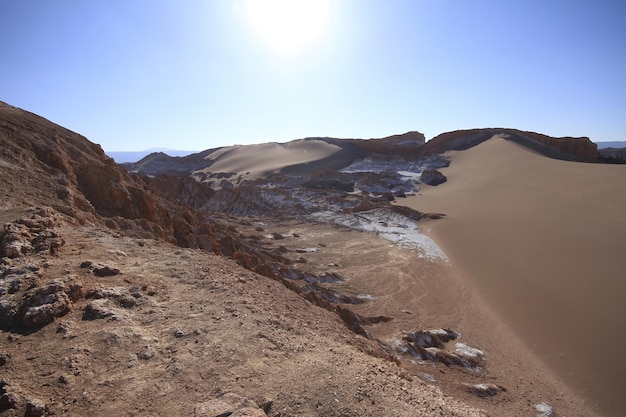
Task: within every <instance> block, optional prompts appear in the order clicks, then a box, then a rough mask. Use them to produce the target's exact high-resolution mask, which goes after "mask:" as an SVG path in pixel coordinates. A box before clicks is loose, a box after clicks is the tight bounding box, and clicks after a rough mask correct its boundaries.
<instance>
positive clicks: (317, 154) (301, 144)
mask: <svg viewBox="0 0 626 417" xmlns="http://www.w3.org/2000/svg"><path fill="white" fill-rule="evenodd" d="M340 149H341V148H340V147H339V146H336V145H331V144H329V143H326V142H324V141H321V140H306V141H305V140H298V141H293V142H289V143H284V144H282V143H264V144H260V145H246V146H240V145H236V146H228V147H226V148H222V149H220V150H218V151H216V152H213V153H211V154H210V155H208V156H207V158H208V159H213V160H215V162H214V163H213V164H212V165H211V166H210V167H209V168H207V169H206V171H207V172H234V173H237V174H240V175H243V176H244V177H245V178H247V179H253V178H257V177H259V176H261V175H264V174H267V173H270V172H273V171H276V170H279V169H281V168H284V167H286V166H290V165H296V164H302V163H306V162H313V161H317V160H319V159H322V158H326V157H328V156H330V155H332V154H333V153H335V152H337V151H339V150H340Z"/></svg>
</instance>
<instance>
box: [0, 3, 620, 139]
mask: <svg viewBox="0 0 626 417" xmlns="http://www.w3.org/2000/svg"><path fill="white" fill-rule="evenodd" d="M254 1H255V0H222V1H217V0H215V1H211V0H203V1H200V0H186V1H174V0H167V1H166V0H107V1H100V0H55V1H47V0H14V1H11V0H0V36H1V39H2V42H0V57H1V65H0V100H2V101H5V102H7V103H9V104H12V105H14V106H17V107H21V108H24V109H26V110H29V111H32V112H34V113H37V114H39V115H41V116H43V117H46V118H48V119H50V120H52V121H53V122H56V123H58V124H61V125H63V126H65V127H67V128H69V129H71V130H74V131H76V132H78V133H80V134H82V135H84V136H86V137H87V138H88V139H90V140H91V141H92V142H95V143H99V144H100V145H102V147H103V148H104V149H105V150H106V151H120V150H143V149H147V148H153V147H167V148H173V149H188V150H202V149H208V148H213V147H218V146H227V145H232V144H249V143H261V142H270V141H277V142H284V141H288V140H292V139H297V138H302V137H307V136H332V137H344V138H347V137H353V138H372V137H383V136H387V135H392V134H396V133H403V132H406V131H409V130H418V131H420V132H423V133H424V134H425V135H426V137H427V138H428V139H430V138H431V137H433V136H435V135H437V134H439V133H442V132H446V131H450V130H456V129H465V128H474V127H511V128H518V129H523V130H532V131H537V132H541V133H545V134H548V135H553V136H589V137H590V138H591V139H592V140H594V141H609V140H626V2H623V1H614V0H613V1H611V0H599V1H589V0H584V1H579V0H567V1H560V0H547V1H546V0H527V1H522V0H507V1H502V0H455V1H452V0H385V1H382V0H324V1H322V0H317V1H318V2H322V3H324V4H325V5H326V6H325V7H326V8H325V9H323V10H314V9H311V10H308V11H307V12H306V13H305V16H304V17H303V16H302V15H297V13H298V11H297V10H291V9H293V6H292V5H291V4H293V2H296V1H298V0H291V1H292V3H291V4H283V6H281V5H280V4H278V5H277V4H273V3H272V2H267V3H265V4H264V5H263V6H264V8H265V12H271V13H265V12H263V10H261V9H263V8H261V9H259V8H255V7H254V5H253V4H252V3H251V2H254ZM256 1H263V0H256ZM282 1H283V2H284V0H282ZM274 3H276V1H274ZM281 7H282V9H284V10H286V9H290V10H291V11H290V12H289V13H296V15H292V14H289V13H287V14H283V13H284V12H283V11H281V10H282V9H281ZM259 10H261V11H259ZM263 19H265V20H263ZM268 19H269V20H268ZM285 20H287V21H289V22H291V23H292V24H291V25H287V26H285V27H283V26H281V25H283V24H284V22H285ZM311 22H312V23H311ZM276 27H280V28H282V29H281V30H282V32H271V31H272V30H274V28H276ZM302 31H309V32H310V33H308V35H307V33H304V34H303V32H302ZM305 35H306V36H305ZM277 36H278V38H277ZM281 36H282V38H281ZM301 38H302V39H301ZM281 39H282V40H281ZM291 40H294V41H293V42H292V43H291V44H289V45H288V46H285V45H284V44H281V42H282V41H291Z"/></svg>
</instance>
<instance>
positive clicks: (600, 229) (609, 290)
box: [402, 138, 626, 416]
mask: <svg viewBox="0 0 626 417" xmlns="http://www.w3.org/2000/svg"><path fill="white" fill-rule="evenodd" d="M449 156H450V157H451V159H452V163H451V165H450V167H449V168H445V169H442V172H443V173H444V174H445V175H446V176H447V177H448V182H447V183H446V184H443V185H440V186H438V187H425V188H424V189H423V190H422V194H421V195H419V196H416V197H411V198H409V199H407V200H406V201H403V202H402V204H406V205H410V206H411V207H413V208H416V209H418V210H421V211H425V212H439V213H445V214H446V215H447V218H446V219H444V220H438V221H433V222H429V223H428V224H426V225H424V230H425V231H426V232H427V233H428V234H429V235H430V236H431V237H433V238H434V239H435V241H436V242H437V243H438V244H439V245H440V246H441V247H442V248H443V250H444V251H445V253H446V254H447V255H448V257H449V258H450V261H451V263H452V265H453V267H455V268H456V269H457V270H458V271H460V273H461V274H463V275H465V276H466V279H468V281H469V282H471V283H472V284H475V285H476V287H477V288H478V289H479V291H480V293H482V295H483V296H484V298H485V300H486V304H487V305H489V306H490V307H491V308H493V309H494V311H495V312H496V313H497V315H498V316H500V317H501V318H502V320H504V321H506V322H508V323H510V324H512V326H513V328H514V329H515V331H517V332H518V334H519V335H520V336H521V337H522V339H523V340H524V341H525V342H526V343H527V344H528V347H530V348H531V349H532V350H533V351H534V352H535V353H536V354H537V355H538V356H539V357H540V358H541V359H542V360H543V361H545V363H547V364H548V365H549V366H550V367H551V368H552V369H554V370H555V371H556V372H557V374H558V375H559V376H560V377H561V378H562V379H563V380H564V381H566V382H567V383H569V384H571V386H572V387H573V388H574V389H575V390H576V391H577V392H578V394H580V395H582V396H583V397H585V398H586V400H587V401H588V403H589V405H590V406H592V407H593V408H595V409H596V410H598V411H600V412H601V414H603V415H615V416H617V415H623V414H621V413H623V412H624V410H626V397H624V396H623V387H624V380H626V361H625V360H624V357H623V356H622V350H623V346H624V343H625V342H626V335H625V333H624V330H625V328H626V325H624V321H623V320H624V317H626V303H625V302H624V296H625V295H626V273H625V270H626V257H625V256H624V248H626V182H625V180H626V166H615V165H600V164H585V163H575V162H565V161H558V160H553V159H549V158H546V157H544V156H541V155H538V154H535V153H533V152H532V151H529V150H528V149H526V148H523V147H521V146H519V145H516V144H514V143H511V142H509V141H507V140H505V139H503V138H494V139H492V140H489V141H487V142H484V143H483V144H481V145H478V146H476V147H474V148H472V149H469V150H466V151H459V152H450V153H449Z"/></svg>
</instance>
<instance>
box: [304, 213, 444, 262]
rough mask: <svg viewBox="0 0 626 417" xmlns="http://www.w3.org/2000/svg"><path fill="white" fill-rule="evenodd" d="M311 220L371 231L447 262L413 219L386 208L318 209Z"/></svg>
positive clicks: (428, 257)
mask: <svg viewBox="0 0 626 417" xmlns="http://www.w3.org/2000/svg"><path fill="white" fill-rule="evenodd" d="M311 217H312V218H313V220H315V221H318V222H322V223H328V224H336V225H339V226H345V227H349V228H351V229H354V230H360V231H364V232H372V233H376V234H378V236H380V237H382V238H383V239H387V240H390V241H392V242H394V243H396V244H398V245H400V246H402V247H406V248H410V249H414V250H416V251H417V253H418V256H419V257H420V258H426V259H430V260H433V261H436V260H442V261H445V262H447V261H448V258H447V257H446V254H445V253H444V252H443V251H442V250H441V249H440V248H439V246H437V244H436V243H435V242H434V241H433V240H432V239H431V238H429V237H428V236H426V235H424V234H422V233H420V228H419V227H418V226H417V225H416V224H415V221H413V220H411V219H409V218H407V217H405V216H402V215H400V214H397V213H395V212H393V211H391V210H388V209H374V210H370V211H364V212H360V213H349V214H347V213H333V212H331V211H320V212H317V213H313V214H312V215H311Z"/></svg>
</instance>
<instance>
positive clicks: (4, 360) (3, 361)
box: [0, 353, 11, 366]
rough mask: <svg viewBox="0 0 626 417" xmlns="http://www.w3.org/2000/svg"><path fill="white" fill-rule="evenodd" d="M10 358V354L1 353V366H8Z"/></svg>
mask: <svg viewBox="0 0 626 417" xmlns="http://www.w3.org/2000/svg"><path fill="white" fill-rule="evenodd" d="M10 357H11V354H10V353H0V366H4V365H6V364H7V362H8V361H9V358H10Z"/></svg>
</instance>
